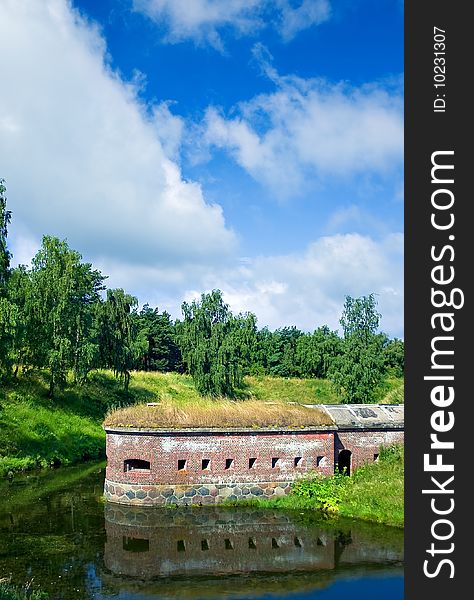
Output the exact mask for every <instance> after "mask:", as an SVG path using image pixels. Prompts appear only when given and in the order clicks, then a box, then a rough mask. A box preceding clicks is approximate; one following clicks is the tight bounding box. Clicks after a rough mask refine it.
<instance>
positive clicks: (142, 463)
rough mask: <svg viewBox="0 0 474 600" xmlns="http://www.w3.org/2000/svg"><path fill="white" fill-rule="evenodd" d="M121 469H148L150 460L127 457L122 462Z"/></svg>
mask: <svg viewBox="0 0 474 600" xmlns="http://www.w3.org/2000/svg"><path fill="white" fill-rule="evenodd" d="M123 470H124V471H125V472H126V473H127V472H128V471H149V470H150V462H149V461H148V460H140V459H139V458H129V459H127V460H125V461H124V463H123Z"/></svg>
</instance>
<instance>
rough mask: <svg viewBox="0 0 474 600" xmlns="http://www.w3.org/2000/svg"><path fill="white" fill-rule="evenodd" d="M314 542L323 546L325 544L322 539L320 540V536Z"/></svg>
mask: <svg viewBox="0 0 474 600" xmlns="http://www.w3.org/2000/svg"><path fill="white" fill-rule="evenodd" d="M316 544H317V545H318V546H325V545H326V544H325V543H324V542H323V540H322V539H321V538H318V539H317V541H316Z"/></svg>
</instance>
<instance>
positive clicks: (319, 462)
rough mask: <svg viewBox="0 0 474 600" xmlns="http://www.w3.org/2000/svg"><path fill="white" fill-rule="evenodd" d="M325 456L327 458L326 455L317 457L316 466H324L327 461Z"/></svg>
mask: <svg viewBox="0 0 474 600" xmlns="http://www.w3.org/2000/svg"><path fill="white" fill-rule="evenodd" d="M325 458H326V457H325V456H317V457H316V466H317V467H319V466H321V467H322V466H324V463H325V462H326V461H325V460H324V459H325Z"/></svg>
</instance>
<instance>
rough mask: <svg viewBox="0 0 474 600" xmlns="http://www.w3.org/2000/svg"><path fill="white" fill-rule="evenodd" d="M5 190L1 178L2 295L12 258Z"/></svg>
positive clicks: (0, 261)
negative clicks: (8, 242)
mask: <svg viewBox="0 0 474 600" xmlns="http://www.w3.org/2000/svg"><path fill="white" fill-rule="evenodd" d="M5 192H6V188H5V180H4V179H0V296H4V295H5V289H6V283H7V277H8V272H9V267H10V259H11V254H10V252H9V251H8V247H7V235H8V225H9V223H10V219H11V212H10V211H9V210H7V198H6V196H5Z"/></svg>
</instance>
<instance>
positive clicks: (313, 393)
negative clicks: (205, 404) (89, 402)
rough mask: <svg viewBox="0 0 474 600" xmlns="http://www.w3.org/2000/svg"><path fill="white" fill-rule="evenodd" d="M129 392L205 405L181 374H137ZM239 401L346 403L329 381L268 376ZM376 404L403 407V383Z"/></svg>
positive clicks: (250, 383) (248, 384) (387, 387)
mask: <svg viewBox="0 0 474 600" xmlns="http://www.w3.org/2000/svg"><path fill="white" fill-rule="evenodd" d="M98 376H99V375H97V377H98ZM101 376H102V377H105V372H101ZM109 376H110V375H109ZM130 391H131V394H132V395H133V397H134V399H135V400H136V401H139V402H153V401H158V400H172V401H174V402H176V403H178V404H189V403H190V402H191V403H194V402H197V403H200V402H201V401H202V398H201V396H200V395H199V394H198V392H197V391H196V389H195V387H194V384H193V380H192V377H191V376H190V375H180V374H178V373H145V372H142V371H137V372H134V373H132V379H131V384H130ZM237 399H239V400H263V401H266V402H297V403H298V404H340V403H341V402H343V399H342V398H341V397H340V396H339V395H338V394H337V393H336V391H335V390H334V388H333V386H332V384H331V382H330V381H329V380H327V379H301V378H298V377H291V378H286V377H270V376H268V375H264V376H248V377H245V378H244V386H243V388H241V389H240V390H238V391H237ZM376 401H377V402H381V403H387V404H397V403H402V402H403V379H398V378H395V377H388V378H387V379H386V380H385V381H384V382H383V384H382V386H380V389H379V390H378V393H377V397H376Z"/></svg>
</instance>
